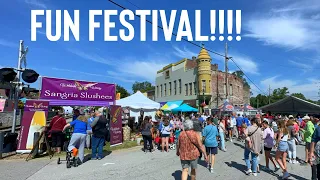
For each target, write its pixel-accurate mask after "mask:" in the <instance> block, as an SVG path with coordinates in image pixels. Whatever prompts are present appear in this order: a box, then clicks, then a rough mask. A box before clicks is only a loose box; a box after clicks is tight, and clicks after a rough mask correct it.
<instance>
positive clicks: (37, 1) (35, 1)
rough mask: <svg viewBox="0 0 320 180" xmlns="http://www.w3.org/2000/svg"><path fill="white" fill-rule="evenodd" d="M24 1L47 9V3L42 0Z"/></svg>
mask: <svg viewBox="0 0 320 180" xmlns="http://www.w3.org/2000/svg"><path fill="white" fill-rule="evenodd" d="M24 2H25V3H27V4H28V5H31V6H35V7H38V8H42V9H47V5H46V4H45V3H44V1H43V0H25V1H24Z"/></svg>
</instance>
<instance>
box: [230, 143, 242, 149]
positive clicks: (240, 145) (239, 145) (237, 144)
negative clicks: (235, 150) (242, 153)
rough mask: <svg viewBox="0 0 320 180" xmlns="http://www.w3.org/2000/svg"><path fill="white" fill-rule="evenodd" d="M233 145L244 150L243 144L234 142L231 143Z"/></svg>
mask: <svg viewBox="0 0 320 180" xmlns="http://www.w3.org/2000/svg"><path fill="white" fill-rule="evenodd" d="M233 144H234V145H235V146H238V147H241V148H242V149H244V148H245V147H244V145H243V144H240V143H238V142H235V143H233Z"/></svg>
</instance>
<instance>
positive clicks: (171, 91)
mask: <svg viewBox="0 0 320 180" xmlns="http://www.w3.org/2000/svg"><path fill="white" fill-rule="evenodd" d="M171 93H172V91H171V82H169V96H171Z"/></svg>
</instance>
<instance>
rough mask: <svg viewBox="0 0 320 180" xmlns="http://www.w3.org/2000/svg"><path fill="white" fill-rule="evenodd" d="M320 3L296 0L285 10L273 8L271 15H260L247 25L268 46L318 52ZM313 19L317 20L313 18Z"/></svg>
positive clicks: (315, 0) (255, 36)
mask: <svg viewBox="0 0 320 180" xmlns="http://www.w3.org/2000/svg"><path fill="white" fill-rule="evenodd" d="M319 2H320V1H318V0H310V1H308V3H307V5H306V2H305V1H297V0H293V1H291V3H289V2H288V4H286V5H285V8H278V9H273V10H272V11H271V12H270V14H271V15H270V16H266V14H261V15H256V16H255V17H252V18H250V19H249V21H247V23H246V24H245V25H244V26H245V27H246V30H248V31H249V34H247V35H245V36H247V37H252V38H256V39H257V40H259V41H263V42H265V43H266V44H267V45H274V46H279V47H284V48H286V49H289V50H292V49H302V50H305V49H311V50H318V48H319V46H318V45H319V43H320V19H317V18H316V17H317V16H318V13H319V8H320V3H319ZM311 17H314V18H313V19H312V18H311Z"/></svg>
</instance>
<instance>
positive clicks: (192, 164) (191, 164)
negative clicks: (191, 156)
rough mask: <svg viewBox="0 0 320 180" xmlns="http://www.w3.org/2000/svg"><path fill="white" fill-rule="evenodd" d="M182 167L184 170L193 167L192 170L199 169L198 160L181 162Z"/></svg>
mask: <svg viewBox="0 0 320 180" xmlns="http://www.w3.org/2000/svg"><path fill="white" fill-rule="evenodd" d="M181 166H182V169H189V167H191V169H197V166H198V159H195V160H181Z"/></svg>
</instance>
